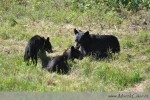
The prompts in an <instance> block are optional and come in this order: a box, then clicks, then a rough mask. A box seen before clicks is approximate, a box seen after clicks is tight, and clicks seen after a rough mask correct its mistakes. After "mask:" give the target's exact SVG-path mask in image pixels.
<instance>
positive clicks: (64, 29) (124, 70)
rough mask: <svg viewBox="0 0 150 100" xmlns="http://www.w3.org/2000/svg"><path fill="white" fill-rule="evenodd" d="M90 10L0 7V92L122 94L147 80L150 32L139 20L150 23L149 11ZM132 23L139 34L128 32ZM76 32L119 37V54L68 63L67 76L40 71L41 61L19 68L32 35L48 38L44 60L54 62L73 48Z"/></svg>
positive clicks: (22, 4)
mask: <svg viewBox="0 0 150 100" xmlns="http://www.w3.org/2000/svg"><path fill="white" fill-rule="evenodd" d="M82 3H83V2H82ZM82 3H81V4H82ZM93 4H94V2H91V4H88V3H87V5H84V6H83V5H80V7H79V8H78V7H77V5H76V4H74V5H73V3H71V1H68V2H67V1H63V2H61V3H60V4H59V3H57V2H56V1H55V0H53V1H51V0H45V1H37V0H28V2H26V1H24V0H21V1H19V0H12V2H9V1H8V0H6V2H4V1H3V0H2V1H0V70H1V71H0V76H1V77H0V91H40V92H45V91H52V92H58V91H100V92H105V91H123V90H125V89H127V88H131V87H133V86H134V85H135V84H140V83H141V82H142V81H145V80H149V79H150V67H149V66H150V62H149V61H150V47H149V44H150V35H149V33H150V29H149V28H148V27H149V24H148V25H147V26H145V25H143V24H142V23H143V19H146V20H147V23H148V22H149V19H150V16H149V15H150V11H149V10H148V11H139V12H137V13H135V12H132V11H127V9H125V8H122V12H120V13H118V12H117V11H115V10H109V9H108V7H107V6H106V5H104V6H98V5H96V6H95V8H94V7H93V6H92V5H93ZM60 5H61V7H60ZM69 5H70V6H69ZM99 5H101V4H99ZM78 6H79V5H78ZM96 7H99V8H96ZM52 8H53V9H52ZM54 8H55V9H54ZM138 13H140V14H141V16H142V18H143V19H140V18H139V15H138ZM145 15H147V16H145ZM124 17H126V18H124ZM135 22H139V26H140V28H139V27H135V28H134V27H129V26H132V25H134V24H135ZM137 26H138V25H137ZM74 28H78V29H81V30H83V31H87V30H90V33H95V34H97V33H99V34H113V35H115V36H117V37H118V39H119V42H120V45H121V52H120V53H119V54H116V55H113V59H105V60H95V59H93V58H92V57H85V58H84V59H83V60H75V62H72V61H69V65H70V67H71V71H70V73H69V75H59V74H57V73H49V72H48V71H46V70H43V69H42V68H41V62H40V60H39V61H38V65H37V67H34V66H33V65H30V66H26V64H25V63H24V62H23V55H24V49H25V46H26V44H27V42H28V40H29V39H30V38H31V37H32V36H33V35H35V34H39V35H41V36H44V37H45V38H46V37H50V41H51V43H52V45H53V49H54V50H55V52H54V53H52V54H48V56H49V57H54V56H56V55H60V54H62V53H63V51H64V50H65V49H67V48H70V47H71V45H75V41H74V33H73V29H74ZM145 91H149V87H147V88H146V89H145Z"/></svg>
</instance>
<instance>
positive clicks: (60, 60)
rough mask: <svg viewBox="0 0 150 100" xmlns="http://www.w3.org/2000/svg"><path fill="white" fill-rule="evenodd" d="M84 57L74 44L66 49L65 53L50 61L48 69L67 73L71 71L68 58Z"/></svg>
mask: <svg viewBox="0 0 150 100" xmlns="http://www.w3.org/2000/svg"><path fill="white" fill-rule="evenodd" d="M75 58H76V59H80V60H81V59H83V56H82V54H81V52H80V51H79V50H78V49H75V48H74V46H72V47H71V50H69V51H68V52H67V51H65V52H64V53H63V55H60V56H57V57H55V58H54V59H53V60H52V61H49V63H48V65H47V70H48V71H49V72H57V73H62V74H67V73H68V71H69V66H68V63H67V60H68V59H72V60H73V59H75Z"/></svg>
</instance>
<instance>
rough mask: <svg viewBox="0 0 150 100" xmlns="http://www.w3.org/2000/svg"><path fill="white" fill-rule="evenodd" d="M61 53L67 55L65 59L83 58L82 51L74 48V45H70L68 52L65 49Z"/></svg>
mask: <svg viewBox="0 0 150 100" xmlns="http://www.w3.org/2000/svg"><path fill="white" fill-rule="evenodd" d="M63 55H65V56H67V59H79V60H82V59H83V55H82V53H81V52H80V51H79V50H78V49H76V48H74V46H72V47H71V49H70V50H69V51H68V52H67V51H65V52H64V53H63Z"/></svg>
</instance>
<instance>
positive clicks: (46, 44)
mask: <svg viewBox="0 0 150 100" xmlns="http://www.w3.org/2000/svg"><path fill="white" fill-rule="evenodd" d="M44 49H45V50H46V51H47V52H48V53H50V52H51V53H52V52H53V50H52V45H51V42H50V41H49V37H48V38H47V39H45V42H44Z"/></svg>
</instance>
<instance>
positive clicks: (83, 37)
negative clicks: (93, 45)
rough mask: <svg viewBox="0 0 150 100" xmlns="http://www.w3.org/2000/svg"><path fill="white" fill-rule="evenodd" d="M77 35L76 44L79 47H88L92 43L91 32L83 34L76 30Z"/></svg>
mask: <svg viewBox="0 0 150 100" xmlns="http://www.w3.org/2000/svg"><path fill="white" fill-rule="evenodd" d="M74 33H75V42H76V43H77V45H88V44H87V43H88V42H90V34H89V31H87V32H81V31H77V30H76V29H74Z"/></svg>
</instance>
